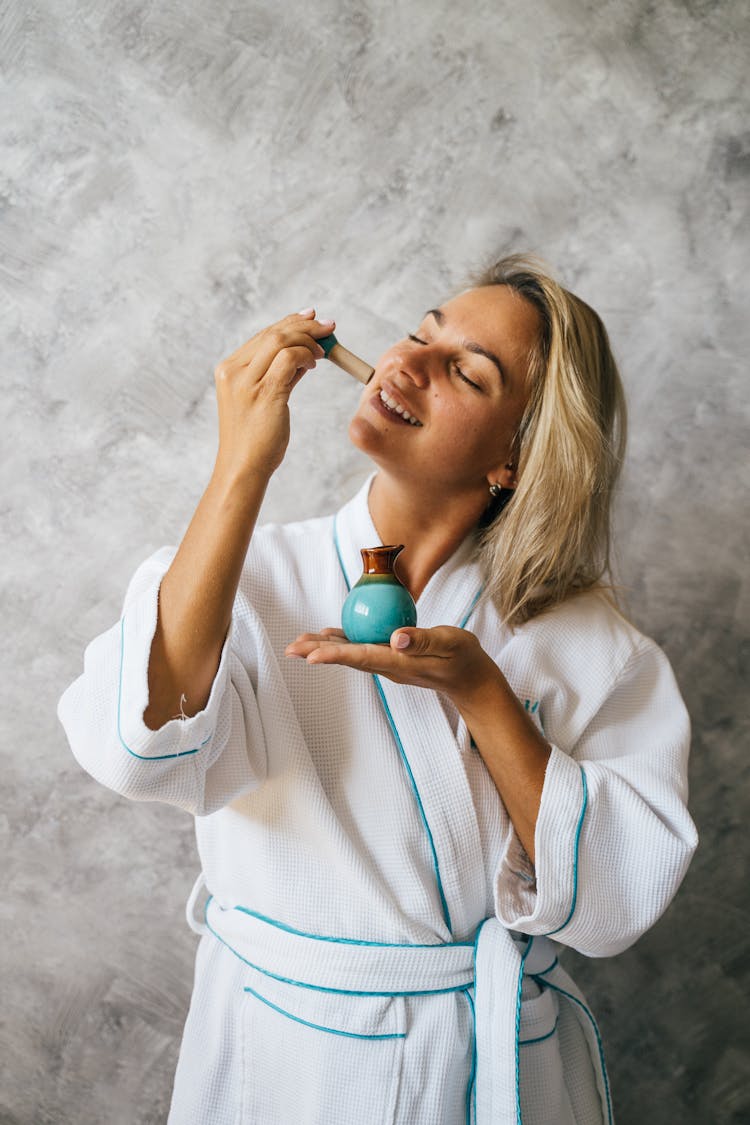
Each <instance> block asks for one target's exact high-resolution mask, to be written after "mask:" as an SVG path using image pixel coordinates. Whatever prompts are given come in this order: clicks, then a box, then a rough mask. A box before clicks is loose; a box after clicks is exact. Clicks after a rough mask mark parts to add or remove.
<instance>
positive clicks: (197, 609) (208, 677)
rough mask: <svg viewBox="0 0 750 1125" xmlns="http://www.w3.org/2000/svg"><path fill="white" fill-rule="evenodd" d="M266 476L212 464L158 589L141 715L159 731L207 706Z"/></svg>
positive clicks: (263, 492) (152, 727)
mask: <svg viewBox="0 0 750 1125" xmlns="http://www.w3.org/2000/svg"><path fill="white" fill-rule="evenodd" d="M267 483H268V475H267V474H265V473H263V472H258V473H256V474H251V473H248V474H245V475H243V477H242V478H237V477H232V478H230V477H227V476H223V475H221V474H220V473H218V472H217V471H216V470H214V473H213V475H212V477H211V480H210V482H209V484H208V487H207V488H206V491H205V492H204V493H203V496H202V497H201V500H200V503H199V504H198V507H197V508H196V511H195V514H194V515H193V518H192V520H191V522H190V525H189V527H188V529H187V531H186V532H185V536H184V538H183V540H182V543H181V544H180V547H179V550H178V551H177V554H176V555H175V558H174V559H173V561H172V564H171V566H170V567H169V570H168V571H167V573H166V574H165V575H164V578H163V579H162V582H161V586H160V589H159V606H158V620H157V626H156V632H155V634H154V639H153V642H152V645H151V654H150V658H149V667H148V687H149V703H148V706H147V708H146V710H145V712H144V715H143V719H144V722H145V724H146V726H148V727H149V728H150V729H151V730H158V729H159V728H160V727H161V726H163V725H164V723H165V722H167V721H168V720H169V719H172V718H175V717H176V716H178V715H180V714H184V715H188V716H192V715H195V714H197V713H198V711H200V710H202V708H203V707H205V705H206V703H207V701H208V697H209V694H210V691H211V684H212V683H213V681H214V678H215V676H216V671H217V668H218V666H219V659H220V656H221V650H222V647H223V645H224V641H225V639H226V635H227V631H228V629H229V625H230V622H231V617H232V606H233V604H234V598H235V594H236V592H237V586H238V584H239V580H240V575H241V573H242V566H243V563H244V560H245V556H246V554H247V549H248V546H249V543H250V538H251V536H252V533H253V530H254V528H255V523H256V521H257V518H258V513H259V512H260V507H261V504H262V502H263V497H264V495H265V490H266V486H267Z"/></svg>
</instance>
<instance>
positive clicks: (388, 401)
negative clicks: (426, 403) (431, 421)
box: [380, 391, 422, 426]
mask: <svg viewBox="0 0 750 1125" xmlns="http://www.w3.org/2000/svg"><path fill="white" fill-rule="evenodd" d="M380 400H381V402H383V403H384V404H385V406H387V407H388V409H389V410H392V411H393V412H394V413H395V414H400V415H401V417H402V418H404V419H405V420H406V421H407V422H409V424H410V425H412V426H421V425H422V423H421V422H419V421H418V420H417V419H416V418H415V417H414V416H413V415H411V414H410V413H409V412H408V410H404V408H403V406H400V405H399V404H398V403H397V402H396V400H395V398H391V397H390V396H389V395H388V394H387V393H386V392H385V391H381V392H380Z"/></svg>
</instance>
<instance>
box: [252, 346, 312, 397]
mask: <svg viewBox="0 0 750 1125" xmlns="http://www.w3.org/2000/svg"><path fill="white" fill-rule="evenodd" d="M316 362H317V359H316V357H315V356H313V355H311V353H310V352H309V351H308V349H307V348H304V347H296V348H282V349H281V351H280V352H278V353H277V354H276V355H275V356H274V357H273V359H272V361H271V364H270V366H269V368H268V370H267V371H266V372H265V374H264V375H263V380H264V383H263V385H264V386H265V385H266V383H267V384H268V387H269V389H270V390H272V391H279V392H281V393H282V394H284V395H285V396H286V395H288V394H289V392H290V391H291V390H292V388H293V387H295V386H296V384H297V383H298V382H299V381H300V379H301V378H302V376H303V375H305V374H306V372H308V371H312V369H313V368H314V367H315V364H316ZM250 370H251V371H252V366H251V368H250Z"/></svg>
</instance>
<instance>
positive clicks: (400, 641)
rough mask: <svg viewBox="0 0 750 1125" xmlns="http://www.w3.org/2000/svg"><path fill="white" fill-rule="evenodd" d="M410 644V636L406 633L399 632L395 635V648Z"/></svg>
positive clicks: (406, 646)
mask: <svg viewBox="0 0 750 1125" xmlns="http://www.w3.org/2000/svg"><path fill="white" fill-rule="evenodd" d="M410 644H411V637H410V636H409V634H408V633H399V635H398V636H397V637H396V648H408V647H409V645H410Z"/></svg>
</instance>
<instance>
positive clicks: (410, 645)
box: [390, 625, 467, 658]
mask: <svg viewBox="0 0 750 1125" xmlns="http://www.w3.org/2000/svg"><path fill="white" fill-rule="evenodd" d="M466 635H467V634H466V630H465V629H454V628H453V627H452V626H450V625H437V626H435V628H434V629H417V628H410V627H405V628H403V629H396V630H395V632H393V633H391V638H390V646H391V648H392V649H394V650H395V651H396V652H398V653H402V654H404V655H408V656H437V657H442V658H447V657H450V656H452V655H453V653H454V652H455V651H456V648H457V647H458V646H459V645H460V643H461V642H462V641H463V640H465V638H466ZM404 642H407V643H404Z"/></svg>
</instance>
